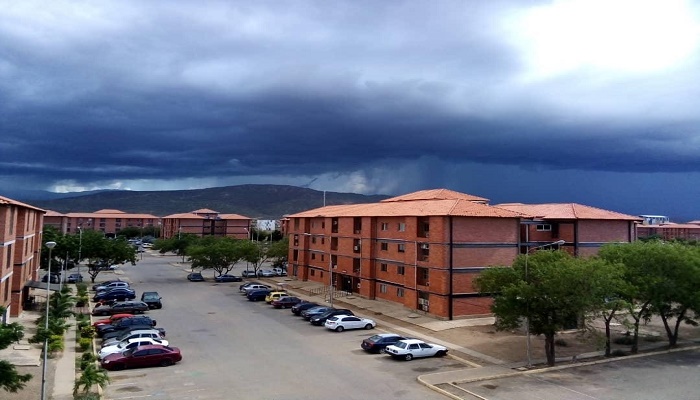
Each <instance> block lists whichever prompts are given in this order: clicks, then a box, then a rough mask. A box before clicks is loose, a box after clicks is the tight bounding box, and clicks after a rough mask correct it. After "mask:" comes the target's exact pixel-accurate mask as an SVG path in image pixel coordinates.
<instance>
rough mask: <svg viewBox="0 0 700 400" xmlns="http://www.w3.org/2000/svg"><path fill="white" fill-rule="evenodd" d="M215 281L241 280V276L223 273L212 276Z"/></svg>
mask: <svg viewBox="0 0 700 400" xmlns="http://www.w3.org/2000/svg"><path fill="white" fill-rule="evenodd" d="M214 280H215V281H216V282H242V281H243V278H241V277H240V276H236V275H229V274H223V275H219V276H217V277H216V278H214Z"/></svg>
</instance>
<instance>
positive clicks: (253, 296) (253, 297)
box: [246, 289, 270, 301]
mask: <svg viewBox="0 0 700 400" xmlns="http://www.w3.org/2000/svg"><path fill="white" fill-rule="evenodd" d="M268 294H270V289H256V290H251V291H248V294H247V295H246V297H248V300H250V301H262V300H265V297H267V295H268Z"/></svg>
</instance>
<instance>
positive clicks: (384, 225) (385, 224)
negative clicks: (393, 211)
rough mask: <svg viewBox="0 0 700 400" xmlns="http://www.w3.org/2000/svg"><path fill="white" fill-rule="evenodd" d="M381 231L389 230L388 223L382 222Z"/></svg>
mask: <svg viewBox="0 0 700 400" xmlns="http://www.w3.org/2000/svg"><path fill="white" fill-rule="evenodd" d="M382 230H383V231H388V230H389V223H388V222H382Z"/></svg>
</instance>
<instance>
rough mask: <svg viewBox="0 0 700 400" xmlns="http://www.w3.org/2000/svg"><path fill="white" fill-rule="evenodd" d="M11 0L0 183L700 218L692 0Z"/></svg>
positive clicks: (698, 71) (2, 11)
mask: <svg viewBox="0 0 700 400" xmlns="http://www.w3.org/2000/svg"><path fill="white" fill-rule="evenodd" d="M1 3H2V6H1V7H0V132H1V133H2V136H1V137H0V190H1V189H2V188H3V187H4V188H13V189H44V190H51V191H59V192H65V191H81V190H92V189H100V188H120V189H131V190H161V189H162V190H166V189H196V188H203V187H213V186H227V185H236V184H243V183H278V184H291V185H297V186H307V187H310V188H313V189H318V190H329V191H343V192H356V193H365V194H375V193H378V194H390V195H394V194H403V193H407V192H411V191H414V190H418V189H428V188H449V189H453V190H457V191H462V192H465V193H470V194H474V195H477V196H481V197H486V198H489V199H491V200H492V203H497V202H577V203H582V204H587V205H591V206H596V207H602V208H606V209H610V210H614V211H620V212H626V213H630V214H634V215H636V214H664V215H671V216H678V217H683V218H687V219H700V204H699V202H698V199H700V130H699V129H700V125H699V124H698V120H699V119H700V104H699V103H700V93H699V92H700V76H699V75H700V60H699V56H700V52H699V51H698V50H699V49H700V4H698V3H697V2H695V3H693V2H691V1H675V0H663V1H644V0H629V1H616V0H570V1H535V0H532V1H526V0H512V1H506V0H503V1H499V0H488V1H483V0H478V1H477V0H473V1H472V0H459V1H438V2H436V1H376V0H372V1H358V0H352V1H327V0H319V1H284V2H283V1H261V0H255V1H247V2H242V1H241V2H238V1H200V0H198V1H194V0H193V1H175V0H167V1H154V0H149V1H143V0H137V1H114V2H110V1H54V0H52V1H48V0H46V1H31V0H23V1H4V0H3V1H1ZM677 222H682V221H677Z"/></svg>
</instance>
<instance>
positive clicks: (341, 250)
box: [284, 189, 640, 319]
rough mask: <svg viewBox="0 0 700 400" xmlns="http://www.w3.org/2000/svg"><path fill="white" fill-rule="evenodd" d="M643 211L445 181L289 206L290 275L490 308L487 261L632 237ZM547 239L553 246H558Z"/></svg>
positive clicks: (385, 295)
mask: <svg viewBox="0 0 700 400" xmlns="http://www.w3.org/2000/svg"><path fill="white" fill-rule="evenodd" d="M639 220H640V218H638V217H634V216H629V215H625V214H619V213H615V212H611V211H606V210H600V209H596V208H593V207H588V206H583V205H579V204H544V205H526V204H504V205H500V206H491V205H489V204H488V199H485V198H482V197H477V196H472V195H469V194H464V193H458V192H454V191H450V190H446V189H436V190H423V191H419V192H415V193H409V194H406V195H403V196H398V197H394V198H390V199H386V200H383V201H381V202H379V203H370V204H352V205H334V206H327V207H321V208H316V209H313V210H308V211H303V212H300V213H296V214H292V215H287V216H285V222H284V228H285V230H286V232H288V234H289V246H290V247H289V257H288V258H289V267H288V271H289V273H290V275H292V276H293V277H296V278H297V279H301V280H310V281H316V282H319V283H324V284H326V285H332V286H333V287H334V288H335V290H338V291H341V292H343V293H352V294H353V295H358V296H361V297H364V298H367V299H373V300H384V301H391V302H396V303H400V304H402V305H403V306H405V307H406V308H408V309H413V310H416V311H423V312H427V313H429V314H432V315H435V316H438V317H443V318H448V319H452V318H459V317H466V316H476V315H486V314H490V313H491V310H490V306H491V299H490V298H488V297H484V296H481V295H480V294H479V293H478V291H477V290H476V289H475V288H474V286H473V284H472V282H473V280H474V278H476V276H477V275H478V274H479V273H480V272H481V271H483V270H484V269H485V268H490V267H494V266H502V265H511V264H512V263H513V261H514V260H515V258H516V257H517V256H518V255H519V254H525V253H527V252H528V251H531V250H534V249H535V248H542V247H546V246H547V245H548V244H552V243H553V242H557V241H558V240H564V244H563V245H561V246H554V247H561V248H562V249H565V250H566V251H569V252H571V253H573V254H577V255H589V254H595V253H596V252H597V251H598V249H599V248H600V246H602V245H603V244H605V243H609V242H631V241H633V240H635V238H636V236H635V224H636V223H637V222H639ZM551 247H552V246H550V247H549V248H551Z"/></svg>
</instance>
